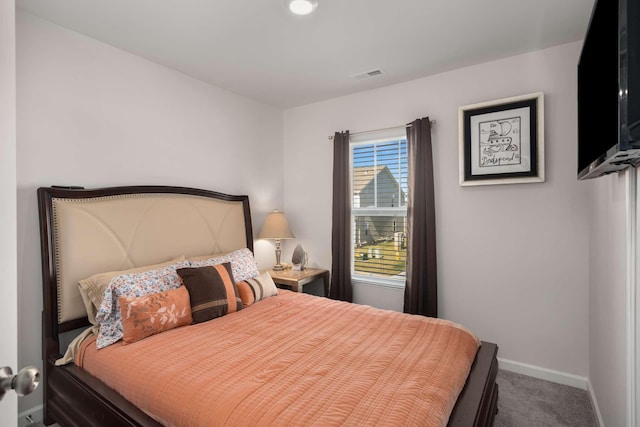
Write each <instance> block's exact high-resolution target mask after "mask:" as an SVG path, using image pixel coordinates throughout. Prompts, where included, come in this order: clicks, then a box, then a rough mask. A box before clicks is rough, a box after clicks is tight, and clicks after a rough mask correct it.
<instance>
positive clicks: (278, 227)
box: [258, 211, 296, 239]
mask: <svg viewBox="0 0 640 427" xmlns="http://www.w3.org/2000/svg"><path fill="white" fill-rule="evenodd" d="M294 237H296V236H294V235H293V233H292V232H291V229H290V228H289V222H288V221H287V217H285V216H284V212H280V211H274V212H271V213H270V214H269V215H267V219H265V220H264V224H263V225H262V230H260V233H259V234H258V239H293V238H294Z"/></svg>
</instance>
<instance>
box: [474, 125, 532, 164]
mask: <svg viewBox="0 0 640 427" xmlns="http://www.w3.org/2000/svg"><path fill="white" fill-rule="evenodd" d="M478 130H479V132H480V135H479V140H480V146H479V148H480V154H479V158H480V167H481V168H492V167H496V166H503V165H519V164H520V162H521V144H522V141H521V140H520V117H511V118H508V119H503V120H491V121H486V122H481V123H479V129H478Z"/></svg>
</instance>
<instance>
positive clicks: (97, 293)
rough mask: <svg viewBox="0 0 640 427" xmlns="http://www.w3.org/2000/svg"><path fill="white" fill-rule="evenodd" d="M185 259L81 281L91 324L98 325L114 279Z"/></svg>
mask: <svg viewBox="0 0 640 427" xmlns="http://www.w3.org/2000/svg"><path fill="white" fill-rule="evenodd" d="M185 259H186V258H185V257H184V256H181V257H178V258H176V259H172V260H171V261H167V262H163V263H160V264H155V265H146V266H143V267H136V268H131V269H128V270H123V271H110V272H108V273H98V274H94V275H93V276H91V277H89V278H87V279H84V280H80V281H79V282H78V289H79V290H80V296H82V301H83V302H84V306H85V308H86V309H87V317H88V318H89V322H91V324H92V325H97V324H98V323H97V322H96V314H97V313H98V310H99V309H100V306H101V305H102V296H103V295H104V290H105V289H107V286H109V282H110V281H111V279H113V278H114V277H116V276H121V275H123V274H131V273H142V272H145V271H149V270H155V269H158V268H163V267H168V266H170V265H172V264H175V263H177V262H180V261H184V260H185Z"/></svg>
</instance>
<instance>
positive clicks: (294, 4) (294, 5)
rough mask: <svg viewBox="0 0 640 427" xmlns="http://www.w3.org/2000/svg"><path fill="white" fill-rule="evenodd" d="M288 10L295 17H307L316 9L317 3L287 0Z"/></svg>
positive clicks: (311, 0) (306, 0) (305, 0)
mask: <svg viewBox="0 0 640 427" xmlns="http://www.w3.org/2000/svg"><path fill="white" fill-rule="evenodd" d="M287 3H288V4H289V10H290V11H291V12H293V13H295V14H296V15H308V14H310V13H311V12H313V11H314V10H316V7H318V2H317V1H313V0H287Z"/></svg>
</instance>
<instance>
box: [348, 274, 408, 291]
mask: <svg viewBox="0 0 640 427" xmlns="http://www.w3.org/2000/svg"><path fill="white" fill-rule="evenodd" d="M351 282H353V283H354V284H356V283H357V284H362V285H370V286H381V287H385V288H393V289H404V286H405V281H404V280H393V279H380V278H378V277H370V276H359V275H352V277H351Z"/></svg>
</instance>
